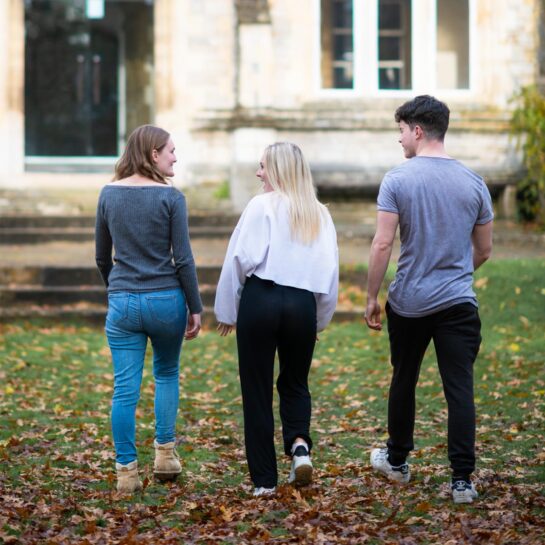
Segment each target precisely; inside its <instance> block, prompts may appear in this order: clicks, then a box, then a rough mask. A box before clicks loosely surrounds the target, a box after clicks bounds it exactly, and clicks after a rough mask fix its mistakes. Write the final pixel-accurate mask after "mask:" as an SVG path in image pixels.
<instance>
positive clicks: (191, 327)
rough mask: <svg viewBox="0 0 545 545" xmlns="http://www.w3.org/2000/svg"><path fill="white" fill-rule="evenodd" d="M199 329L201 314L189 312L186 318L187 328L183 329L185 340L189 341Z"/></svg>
mask: <svg viewBox="0 0 545 545" xmlns="http://www.w3.org/2000/svg"><path fill="white" fill-rule="evenodd" d="M200 330H201V315H200V314H190V315H189V317H188V319H187V328H186V330H185V340H186V341H190V340H191V339H194V338H196V337H197V335H198V334H199V331H200Z"/></svg>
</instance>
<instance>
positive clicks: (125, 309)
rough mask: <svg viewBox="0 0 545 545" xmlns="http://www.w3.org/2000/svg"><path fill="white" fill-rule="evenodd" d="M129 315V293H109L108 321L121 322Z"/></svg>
mask: <svg viewBox="0 0 545 545" xmlns="http://www.w3.org/2000/svg"><path fill="white" fill-rule="evenodd" d="M128 316H129V294H128V293H109V294H108V314H107V315H106V321H107V322H111V323H113V324H119V323H120V322H122V321H124V320H126V319H127V318H128Z"/></svg>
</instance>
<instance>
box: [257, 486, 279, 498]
mask: <svg viewBox="0 0 545 545" xmlns="http://www.w3.org/2000/svg"><path fill="white" fill-rule="evenodd" d="M275 492H276V487H275V486H273V487H272V488H265V487H264V486H257V487H256V488H255V489H254V493H253V496H254V497H255V498H257V497H259V496H272V495H273V494H274V493H275Z"/></svg>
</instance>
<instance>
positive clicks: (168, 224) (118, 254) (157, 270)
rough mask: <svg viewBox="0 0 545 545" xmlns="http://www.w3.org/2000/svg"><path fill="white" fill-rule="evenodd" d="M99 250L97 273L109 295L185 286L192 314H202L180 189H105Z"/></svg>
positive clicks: (99, 221) (98, 231) (97, 238)
mask: <svg viewBox="0 0 545 545" xmlns="http://www.w3.org/2000/svg"><path fill="white" fill-rule="evenodd" d="M95 244H96V263H97V267H98V269H99V271H100V274H101V275H102V279H103V281H104V284H105V285H106V287H107V288H108V291H109V292H112V291H160V290H166V289H172V288H177V287H180V286H181V288H182V290H183V292H184V294H185V298H186V302H187V306H188V307H189V311H190V313H191V314H197V313H199V312H201V311H202V302H201V297H200V294H199V285H198V282H197V273H196V270H195V261H194V260H193V253H192V251H191V245H190V242H189V232H188V226H187V208H186V204H185V197H184V196H183V194H182V193H181V192H180V191H178V190H177V189H175V188H173V187H171V186H164V187H163V186H121V185H107V186H105V187H104V188H103V189H102V191H101V193H100V197H99V200H98V207H97V214H96V228H95ZM112 246H113V248H114V251H115V255H114V257H113V259H112Z"/></svg>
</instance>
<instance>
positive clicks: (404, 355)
mask: <svg viewBox="0 0 545 545" xmlns="http://www.w3.org/2000/svg"><path fill="white" fill-rule="evenodd" d="M386 313H387V316H388V333H389V336H390V351H391V362H392V366H393V375H392V382H391V384H390V396H389V399H388V434H389V440H388V454H389V459H390V463H391V464H393V465H398V464H402V463H403V462H404V461H405V459H406V458H407V455H408V454H409V452H410V451H411V450H412V449H413V448H414V444H413V432H414V419H415V389H416V383H417V382H418V374H419V372H420V364H421V363H422V359H423V358H424V353H425V352H426V348H427V347H428V345H429V343H430V341H431V340H432V339H433V343H434V346H435V352H436V354H437V363H438V365H439V372H440V374H441V380H442V381H443V391H444V393H445V398H446V400H447V405H448V457H449V460H450V465H451V468H452V471H453V475H455V476H464V475H470V474H471V473H472V472H473V471H474V470H475V403H474V397H473V363H474V362H475V359H476V357H477V354H478V352H479V346H480V343H481V334H480V333H481V321H480V319H479V313H478V311H477V308H476V307H475V306H474V305H472V304H471V303H463V304H459V305H454V306H452V307H450V308H447V309H445V310H443V311H440V312H437V313H435V314H432V315H430V316H425V317H422V318H405V317H403V316H399V315H398V314H396V313H395V312H394V311H393V310H392V309H391V307H390V306H389V305H388V304H387V305H386Z"/></svg>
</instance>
